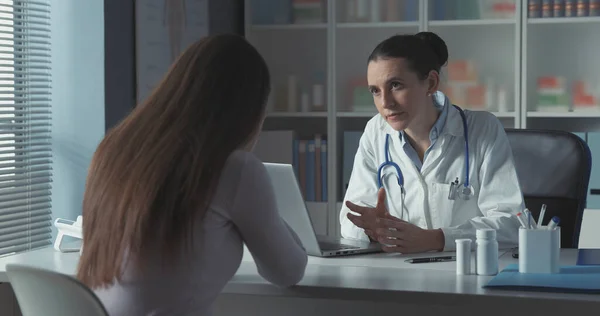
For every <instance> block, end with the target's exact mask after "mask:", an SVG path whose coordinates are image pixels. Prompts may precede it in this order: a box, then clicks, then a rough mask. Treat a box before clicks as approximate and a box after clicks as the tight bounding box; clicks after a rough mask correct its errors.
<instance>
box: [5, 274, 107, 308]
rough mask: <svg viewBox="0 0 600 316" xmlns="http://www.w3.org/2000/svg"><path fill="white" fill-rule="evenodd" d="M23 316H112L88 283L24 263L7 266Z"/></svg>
mask: <svg viewBox="0 0 600 316" xmlns="http://www.w3.org/2000/svg"><path fill="white" fill-rule="evenodd" d="M6 274H7V276H8V279H9V280H10V283H11V285H12V288H13V291H14V292H15V296H16V297H17V301H18V302H19V307H20V308H21V313H22V314H23V316H39V315H45V316H81V315H86V316H108V313H107V312H106V309H105V308H104V306H103V305H102V303H101V302H100V300H99V299H98V298H97V297H96V295H95V294H94V292H92V291H91V290H90V289H89V288H88V287H87V286H85V285H84V284H82V283H81V282H79V281H78V280H77V279H75V278H73V277H70V276H68V275H64V274H60V273H56V272H52V271H48V270H43V269H39V268H34V267H27V266H23V265H15V264H8V265H6Z"/></svg>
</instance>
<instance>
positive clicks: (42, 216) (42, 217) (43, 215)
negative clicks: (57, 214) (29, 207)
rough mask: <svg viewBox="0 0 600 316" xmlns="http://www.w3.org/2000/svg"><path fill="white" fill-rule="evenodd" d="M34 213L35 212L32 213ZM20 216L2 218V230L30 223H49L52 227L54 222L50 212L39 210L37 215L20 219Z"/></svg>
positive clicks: (0, 219)
mask: <svg viewBox="0 0 600 316" xmlns="http://www.w3.org/2000/svg"><path fill="white" fill-rule="evenodd" d="M32 213H34V212H32ZM19 215H20V214H14V215H7V216H6V217H3V218H0V230H1V229H4V228H7V227H16V226H22V225H26V224H29V223H42V222H43V223H47V224H48V225H50V223H51V221H52V214H50V210H49V209H48V210H39V211H36V212H35V214H32V215H31V216H27V217H23V216H22V215H21V217H19Z"/></svg>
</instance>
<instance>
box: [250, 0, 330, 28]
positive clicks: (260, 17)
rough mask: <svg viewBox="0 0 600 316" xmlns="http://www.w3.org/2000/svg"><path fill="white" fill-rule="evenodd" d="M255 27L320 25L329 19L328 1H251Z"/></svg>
mask: <svg viewBox="0 0 600 316" xmlns="http://www.w3.org/2000/svg"><path fill="white" fill-rule="evenodd" d="M250 12H251V17H252V23H253V24H254V25H277V24H279V25H286V24H318V23H325V22H326V20H327V19H326V17H327V2H326V0H251V1H250Z"/></svg>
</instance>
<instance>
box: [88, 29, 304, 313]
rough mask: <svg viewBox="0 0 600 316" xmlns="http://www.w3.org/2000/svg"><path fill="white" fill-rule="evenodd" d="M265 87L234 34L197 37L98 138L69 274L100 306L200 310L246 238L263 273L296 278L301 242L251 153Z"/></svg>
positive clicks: (261, 67) (258, 62)
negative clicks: (74, 265)
mask: <svg viewBox="0 0 600 316" xmlns="http://www.w3.org/2000/svg"><path fill="white" fill-rule="evenodd" d="M270 86H271V85H270V75H269V70H268V68H267V65H266V63H265V61H264V59H263V58H262V57H261V56H260V54H259V53H258V52H257V50H256V49H255V48H254V47H253V46H252V45H250V44H249V43H248V42H247V41H246V40H245V39H244V38H243V37H240V36H237V35H217V36H211V37H206V38H204V39H202V40H200V41H198V42H196V43H195V44H193V45H191V46H190V47H189V48H188V49H187V50H185V51H184V52H183V53H182V54H181V56H179V57H178V59H177V60H176V61H175V62H174V64H173V65H172V66H171V68H170V69H169V71H168V73H167V74H166V76H165V77H164V79H163V80H162V82H161V83H160V84H159V85H158V86H157V88H156V89H155V90H154V91H153V93H152V94H151V96H150V97H149V98H148V99H147V100H145V101H144V102H143V103H142V104H140V105H138V106H137V107H136V108H135V109H134V110H133V111H132V112H131V113H130V114H129V115H128V116H127V117H126V118H125V119H124V120H123V121H122V122H120V124H118V125H117V126H116V127H114V128H113V129H111V130H110V131H109V132H108V133H107V134H106V136H105V137H104V139H103V140H102V142H101V143H100V144H99V145H98V148H97V150H96V152H95V154H94V156H93V159H92V162H91V165H90V168H89V173H88V178H87V183H86V188H85V194H84V201H83V252H82V255H81V259H80V262H79V267H78V272H77V277H78V279H80V280H81V281H82V282H83V283H84V284H86V285H87V286H88V287H90V288H91V289H92V290H93V291H94V292H95V293H96V294H97V295H98V297H99V298H100V300H101V301H102V302H103V304H104V305H105V307H106V309H107V311H108V312H109V314H110V315H112V316H119V315H155V316H158V315H210V313H211V309H212V305H213V302H214V301H215V299H216V298H217V296H218V295H219V293H220V292H221V290H222V289H223V288H224V286H225V285H226V284H227V282H228V281H229V280H230V279H231V278H232V276H233V275H234V274H235V273H236V271H237V269H238V267H239V265H240V263H241V260H242V255H243V250H244V245H246V247H247V249H248V250H249V252H250V253H251V254H252V256H253V258H254V262H255V264H256V266H257V268H258V272H259V273H260V275H261V276H263V277H264V278H265V279H266V280H268V281H270V282H272V283H274V284H276V285H279V286H282V287H287V286H291V285H294V284H296V283H297V282H299V281H300V280H301V279H302V278H303V276H304V270H305V267H306V263H307V254H306V251H305V250H304V248H303V247H302V244H301V242H300V240H299V239H298V237H297V236H296V234H295V233H294V232H293V231H292V230H291V229H290V228H289V227H288V226H287V224H286V223H285V222H284V221H283V219H282V218H281V217H280V216H279V213H278V211H277V207H276V203H275V197H274V194H273V188H272V185H271V182H270V179H269V176H268V174H267V172H266V169H265V167H264V166H263V164H262V162H261V161H260V160H259V159H257V158H256V157H255V156H254V155H253V154H252V153H251V150H252V148H253V146H254V143H255V142H256V138H257V135H258V133H259V132H260V130H261V129H262V124H263V121H264V117H265V105H266V101H267V98H268V95H269V89H270Z"/></svg>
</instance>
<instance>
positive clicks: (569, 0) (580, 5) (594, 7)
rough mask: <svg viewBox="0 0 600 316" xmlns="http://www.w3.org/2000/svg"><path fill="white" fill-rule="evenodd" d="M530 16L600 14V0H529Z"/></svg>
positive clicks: (555, 16)
mask: <svg viewBox="0 0 600 316" xmlns="http://www.w3.org/2000/svg"><path fill="white" fill-rule="evenodd" d="M527 16H528V17H529V18H561V17H586V16H600V0H528V3H527Z"/></svg>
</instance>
